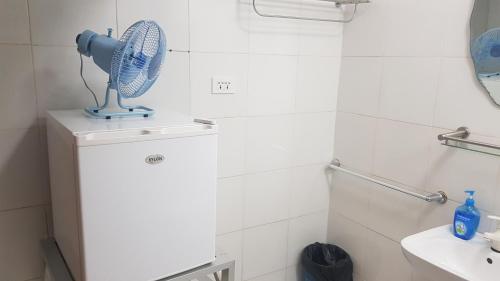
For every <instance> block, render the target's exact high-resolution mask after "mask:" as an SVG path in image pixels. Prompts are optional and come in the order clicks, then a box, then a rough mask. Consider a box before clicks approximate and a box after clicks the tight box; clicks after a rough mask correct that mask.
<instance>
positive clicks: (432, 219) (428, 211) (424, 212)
mask: <svg viewBox="0 0 500 281" xmlns="http://www.w3.org/2000/svg"><path fill="white" fill-rule="evenodd" d="M458 206H459V204H458V203H456V202H454V201H451V200H448V202H446V204H425V206H423V208H422V209H421V211H420V218H419V220H418V231H425V230H428V229H431V228H434V227H438V226H442V225H447V224H452V223H453V218H454V214H455V209H456V208H457V207H458Z"/></svg>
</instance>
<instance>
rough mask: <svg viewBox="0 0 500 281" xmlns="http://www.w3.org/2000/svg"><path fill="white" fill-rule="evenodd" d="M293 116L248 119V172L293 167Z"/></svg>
mask: <svg viewBox="0 0 500 281" xmlns="http://www.w3.org/2000/svg"><path fill="white" fill-rule="evenodd" d="M293 120H294V119H293V116H288V115H282V116H272V117H256V118H249V119H248V121H247V122H248V123H247V124H248V130H247V137H246V151H247V157H246V171H247V172H258V171H267V170H273V169H279V168H286V167H290V166H292V160H293V155H292V152H293V151H292V149H293V145H294V140H293V137H292V136H293V128H294V124H293Z"/></svg>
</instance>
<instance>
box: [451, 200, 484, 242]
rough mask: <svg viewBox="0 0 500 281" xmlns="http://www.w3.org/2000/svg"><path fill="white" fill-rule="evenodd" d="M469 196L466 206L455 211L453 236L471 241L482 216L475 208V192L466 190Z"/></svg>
mask: <svg viewBox="0 0 500 281" xmlns="http://www.w3.org/2000/svg"><path fill="white" fill-rule="evenodd" d="M465 193H467V194H468V196H467V200H465V204H463V205H462V206H459V207H458V208H457V209H456V210H455V218H454V221H453V234H455V236H456V237H458V238H460V239H463V240H470V239H472V237H474V234H476V231H477V227H478V226H479V221H480V219H481V214H480V213H479V210H478V209H477V208H476V206H474V204H475V202H474V193H475V191H474V190H466V191H465Z"/></svg>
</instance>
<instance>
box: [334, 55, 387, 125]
mask: <svg viewBox="0 0 500 281" xmlns="http://www.w3.org/2000/svg"><path fill="white" fill-rule="evenodd" d="M381 77H382V59H381V58H368V57H352V58H351V57H344V58H342V68H341V73H340V85H339V99H338V109H339V110H341V111H345V112H351V113H358V114H365V115H371V116H377V113H378V107H379V106H378V105H379V96H380V85H381Z"/></svg>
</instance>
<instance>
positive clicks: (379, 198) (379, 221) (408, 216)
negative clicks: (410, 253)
mask: <svg viewBox="0 0 500 281" xmlns="http://www.w3.org/2000/svg"><path fill="white" fill-rule="evenodd" d="M389 182H390V181H389ZM404 188H405V189H407V190H410V191H414V192H415V191H416V190H414V189H411V188H409V187H404ZM422 204H428V203H425V202H423V201H421V200H420V199H417V198H414V197H411V196H408V195H406V194H403V193H400V192H397V191H394V190H390V189H387V188H384V187H378V186H377V187H376V188H374V189H373V191H372V193H371V200H370V209H369V212H368V213H367V216H368V219H367V220H366V226H368V227H369V228H370V229H372V230H374V231H376V232H378V233H381V234H383V235H384V236H386V237H389V238H391V239H392V240H394V241H401V240H402V239H403V238H404V237H406V236H409V235H411V234H414V233H416V232H417V231H418V219H419V217H420V214H421V213H422Z"/></svg>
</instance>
